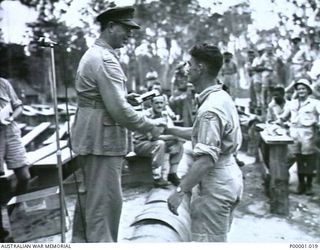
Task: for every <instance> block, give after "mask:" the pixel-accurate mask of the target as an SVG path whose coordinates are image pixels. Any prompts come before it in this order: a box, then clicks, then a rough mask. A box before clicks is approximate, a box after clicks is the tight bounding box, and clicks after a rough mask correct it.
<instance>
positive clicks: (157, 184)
mask: <svg viewBox="0 0 320 250" xmlns="http://www.w3.org/2000/svg"><path fill="white" fill-rule="evenodd" d="M170 184H171V183H170V182H168V181H166V180H164V179H163V178H159V179H154V181H153V185H154V187H156V188H161V187H167V186H169V185H170Z"/></svg>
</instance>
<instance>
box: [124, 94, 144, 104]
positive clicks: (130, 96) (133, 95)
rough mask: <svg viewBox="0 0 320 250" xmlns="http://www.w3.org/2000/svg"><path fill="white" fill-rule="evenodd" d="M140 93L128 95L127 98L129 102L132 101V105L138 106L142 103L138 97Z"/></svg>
mask: <svg viewBox="0 0 320 250" xmlns="http://www.w3.org/2000/svg"><path fill="white" fill-rule="evenodd" d="M139 96H140V95H139V94H137V93H130V94H127V95H126V99H127V101H128V103H130V104H131V105H132V106H138V105H140V104H141V103H140V102H139V101H138V100H137V99H136V98H137V97H139Z"/></svg>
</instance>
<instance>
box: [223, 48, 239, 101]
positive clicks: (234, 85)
mask: <svg viewBox="0 0 320 250" xmlns="http://www.w3.org/2000/svg"><path fill="white" fill-rule="evenodd" d="M220 75H221V81H222V83H223V84H224V86H225V87H226V88H227V90H228V92H229V94H230V96H231V97H232V98H233V99H235V98H237V97H238V95H239V72H238V66H237V63H236V62H235V61H234V59H233V54H232V53H231V52H228V51H227V52H224V53H223V65H222V68H221V71H220Z"/></svg>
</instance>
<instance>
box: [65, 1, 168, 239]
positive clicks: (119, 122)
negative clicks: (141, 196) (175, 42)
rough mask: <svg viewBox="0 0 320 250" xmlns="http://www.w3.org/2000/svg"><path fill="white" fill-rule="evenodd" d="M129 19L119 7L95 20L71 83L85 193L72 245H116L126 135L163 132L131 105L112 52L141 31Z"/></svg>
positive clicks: (127, 11) (74, 145)
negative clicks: (96, 29)
mask: <svg viewBox="0 0 320 250" xmlns="http://www.w3.org/2000/svg"><path fill="white" fill-rule="evenodd" d="M133 14H134V8H132V7H120V8H118V7H117V8H112V9H108V10H106V11H104V12H102V13H101V14H100V15H98V17H97V18H96V19H97V21H98V22H99V23H100V25H101V29H100V31H101V32H100V33H101V34H100V36H99V37H98V38H97V40H96V41H95V42H94V44H93V45H92V46H91V47H90V48H89V49H88V50H87V51H86V52H85V54H84V55H83V56H82V58H81V60H80V62H79V66H78V70H77V76H76V80H75V88H76V91H77V99H78V109H77V115H76V118H75V121H74V124H73V127H72V137H71V140H72V148H73V150H74V152H75V153H76V154H77V157H78V159H79V161H80V162H81V166H82V169H83V173H84V174H83V175H84V184H85V187H86V192H85V194H83V200H82V199H80V200H79V201H78V204H77V206H76V210H75V217H74V221H73V232H72V233H73V235H72V242H77V243H81V242H116V241H117V239H118V229H119V221H120V215H121V209H122V190H121V182H120V180H121V168H122V165H123V162H124V157H125V156H126V154H127V152H128V150H129V144H128V136H127V135H128V129H130V130H132V131H138V132H141V133H150V134H151V135H152V136H153V137H154V138H157V137H158V136H159V135H160V134H161V133H162V132H163V129H162V128H160V127H158V126H157V125H160V124H159V123H160V122H161V121H159V120H158V121H156V122H155V121H154V120H150V119H148V118H146V117H143V115H142V114H140V113H138V112H136V111H135V110H134V109H133V107H132V106H131V105H130V103H133V101H132V100H133V99H134V97H136V96H134V95H133V94H135V93H131V94H127V86H126V84H127V77H126V75H125V73H124V70H123V69H122V66H121V64H120V59H119V56H118V53H117V51H116V49H119V48H122V47H123V46H125V45H126V44H127V43H128V42H129V39H130V38H131V37H132V33H133V30H134V29H138V28H140V26H139V25H138V24H136V23H135V22H134V21H133ZM135 95H137V94H135ZM129 102H130V103H129ZM162 123H164V121H162ZM106 185H107V186H108V188H106ZM83 201H85V202H83ZM80 205H81V206H80ZM80 208H81V209H80Z"/></svg>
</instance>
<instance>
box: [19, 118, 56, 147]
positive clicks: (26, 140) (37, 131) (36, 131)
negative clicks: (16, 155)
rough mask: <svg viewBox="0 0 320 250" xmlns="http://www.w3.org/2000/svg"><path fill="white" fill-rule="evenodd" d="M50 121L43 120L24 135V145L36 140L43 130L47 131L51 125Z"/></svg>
mask: <svg viewBox="0 0 320 250" xmlns="http://www.w3.org/2000/svg"><path fill="white" fill-rule="evenodd" d="M50 124H51V123H50V122H42V123H40V124H39V125H38V126H36V127H35V128H34V129H33V130H31V131H30V132H29V133H28V134H26V135H25V136H23V137H22V144H23V146H26V145H28V144H29V143H30V142H31V141H32V140H34V139H35V138H36V137H37V136H38V135H40V134H41V133H42V132H43V131H45V130H46V129H47V128H48V127H49V126H50Z"/></svg>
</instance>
